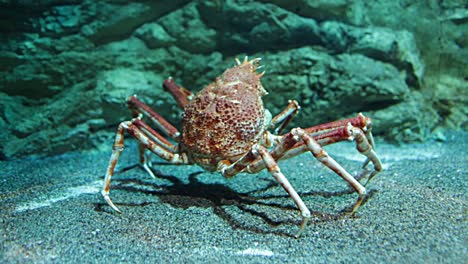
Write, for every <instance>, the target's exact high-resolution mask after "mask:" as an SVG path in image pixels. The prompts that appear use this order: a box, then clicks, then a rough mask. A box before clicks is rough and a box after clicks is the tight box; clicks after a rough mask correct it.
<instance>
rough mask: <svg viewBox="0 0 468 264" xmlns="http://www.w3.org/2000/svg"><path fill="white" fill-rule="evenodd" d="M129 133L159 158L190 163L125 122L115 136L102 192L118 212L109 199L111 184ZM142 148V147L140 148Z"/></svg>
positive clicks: (129, 122)
mask: <svg viewBox="0 0 468 264" xmlns="http://www.w3.org/2000/svg"><path fill="white" fill-rule="evenodd" d="M125 131H127V132H128V133H129V134H130V135H132V136H133V137H135V139H136V140H137V141H138V142H139V144H141V145H142V146H143V147H145V148H147V149H149V150H150V151H152V152H153V153H155V154H156V155H158V156H159V157H161V158H163V159H165V160H167V161H169V162H171V163H173V164H186V163H188V160H187V156H186V155H185V153H182V154H180V155H179V154H178V153H175V152H172V151H170V150H168V149H166V148H165V147H164V146H162V145H160V144H158V143H157V142H156V141H154V140H152V139H151V137H149V136H148V135H147V134H145V132H144V131H143V130H142V129H141V128H139V127H138V126H137V125H135V124H134V123H133V122H131V121H125V122H122V123H120V125H119V127H118V129H117V133H116V135H115V140H114V145H113V146H112V155H111V158H110V160H109V166H108V167H107V171H106V177H105V178H104V186H103V189H102V191H101V194H102V196H104V199H105V200H106V202H107V203H108V204H109V205H110V206H111V207H112V208H113V209H114V210H115V211H117V212H119V213H120V212H121V211H120V210H119V209H118V208H117V206H115V204H114V203H113V202H112V200H111V199H110V197H109V191H110V183H111V178H112V175H113V174H114V170H115V166H116V165H117V161H118V160H119V157H120V153H122V151H123V149H124V133H125ZM140 148H141V147H140Z"/></svg>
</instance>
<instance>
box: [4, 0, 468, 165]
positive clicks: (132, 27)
mask: <svg viewBox="0 0 468 264" xmlns="http://www.w3.org/2000/svg"><path fill="white" fill-rule="evenodd" d="M467 19H468V11H467V4H466V1H455V0H454V1H406V0H396V1H364V0H362V1H361V0H355V1H354V0H353V1H348V0H328V1H327V0H318V1H310V0H291V1H282V0H272V1H261V0H259V1H243V0H213V1H185V0H171V1H166V0H161V1H119V0H104V1H94V0H82V1H75V0H71V1H70V0H69V1H63V0H34V1H32V0H19V1H9V0H0V34H1V35H0V38H1V42H0V65H1V71H0V102H1V104H0V126H1V129H0V142H1V144H0V159H13V158H18V157H23V156H27V155H39V156H42V155H52V154H58V153H64V152H68V151H72V150H88V149H99V148H102V147H105V148H106V149H107V150H108V149H109V148H110V145H111V144H112V140H113V136H114V133H115V129H116V128H117V125H118V124H119V122H121V121H123V120H128V119H130V118H131V114H130V112H129V111H128V109H127V107H126V103H125V101H126V98H127V97H128V96H130V95H133V94H136V95H138V97H139V98H140V99H141V100H142V101H144V102H146V103H147V104H149V105H150V106H152V107H153V108H154V109H155V110H156V111H158V112H159V113H160V114H161V115H162V116H164V117H165V118H167V119H168V120H169V121H170V122H171V123H173V124H175V125H180V119H181V112H182V111H181V109H179V108H178V107H177V105H176V104H175V102H174V100H173V99H172V97H171V96H170V95H169V94H168V93H166V92H165V91H163V89H162V83H163V81H164V79H166V78H167V77H169V76H172V77H173V78H174V79H175V80H176V82H177V83H180V84H182V85H183V86H184V87H185V88H187V89H190V90H192V91H194V92H196V91H198V90H200V89H202V88H203V87H204V86H205V85H207V84H208V83H210V82H211V81H213V80H214V78H215V77H216V76H218V75H219V74H221V73H222V72H223V71H224V70H225V69H226V68H228V67H231V66H232V65H234V63H235V60H234V59H235V58H240V59H243V57H244V56H249V57H250V58H255V57H261V58H262V65H264V68H263V69H264V70H265V71H266V73H265V76H264V78H263V79H262V80H263V85H264V87H265V88H266V89H267V91H268V92H269V95H267V96H265V97H264V101H265V104H266V107H267V108H268V109H269V110H270V111H271V112H272V113H278V112H279V111H280V110H282V109H283V108H284V107H285V106H286V105H287V101H288V100H289V99H295V100H297V101H298V102H299V104H300V105H301V107H302V108H301V112H300V114H299V115H298V116H297V117H296V118H295V119H294V123H293V124H292V125H293V126H301V127H309V126H313V125H316V124H320V123H323V122H328V121H332V120H336V119H340V118H345V117H350V116H354V115H355V114H356V113H357V112H363V113H365V114H366V115H368V116H370V117H372V118H373V120H374V127H373V131H374V134H375V136H376V138H384V139H386V140H389V141H393V142H414V141H424V140H428V139H437V140H444V131H445V130H446V129H463V130H466V129H467V112H468V109H467V100H468V99H467V98H468V97H467V82H466V79H467V76H468V74H467V73H468V72H467V69H468V67H467V60H468V52H467V48H466V44H467V41H468V24H467V22H468V20H467Z"/></svg>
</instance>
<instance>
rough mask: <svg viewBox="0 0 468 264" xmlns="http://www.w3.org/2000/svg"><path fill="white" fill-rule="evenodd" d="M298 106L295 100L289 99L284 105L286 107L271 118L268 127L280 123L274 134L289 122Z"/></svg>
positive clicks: (297, 110)
mask: <svg viewBox="0 0 468 264" xmlns="http://www.w3.org/2000/svg"><path fill="white" fill-rule="evenodd" d="M300 108H301V107H300V106H299V104H298V103H297V101H296V100H289V101H288V106H286V108H285V109H284V110H283V111H281V113H279V114H277V115H276V116H275V117H273V119H272V120H271V124H270V128H274V127H276V126H277V125H278V124H281V126H279V127H277V128H276V129H275V132H274V134H280V133H281V131H283V130H284V128H285V127H286V126H287V125H288V124H289V122H291V120H292V119H293V118H294V116H295V115H296V114H297V113H298V112H299V109H300Z"/></svg>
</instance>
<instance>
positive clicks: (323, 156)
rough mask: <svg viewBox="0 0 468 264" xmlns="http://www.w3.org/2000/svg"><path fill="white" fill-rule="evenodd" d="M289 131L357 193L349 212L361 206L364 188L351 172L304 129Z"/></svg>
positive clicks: (364, 192)
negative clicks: (356, 198) (357, 195)
mask: <svg viewBox="0 0 468 264" xmlns="http://www.w3.org/2000/svg"><path fill="white" fill-rule="evenodd" d="M291 133H292V134H293V135H294V136H295V137H296V140H297V141H303V142H304V143H305V145H306V146H307V148H308V149H309V151H310V152H311V153H312V155H314V157H315V158H316V159H318V160H319V161H320V162H321V163H322V164H324V165H325V166H327V167H328V168H330V169H331V170H332V171H334V172H335V173H336V174H338V175H339V176H340V177H341V178H343V179H344V180H345V181H347V182H348V183H349V184H350V185H351V187H353V189H354V190H355V191H356V192H357V193H358V194H359V197H358V200H357V201H356V203H355V204H354V207H353V211H352V212H351V214H354V213H355V212H356V211H357V209H358V208H359V206H361V203H362V201H363V200H364V197H365V196H366V188H364V186H362V185H361V184H360V183H359V182H358V181H357V180H356V179H355V178H354V177H353V176H351V174H349V173H348V172H347V171H346V170H345V169H344V168H343V167H341V165H340V164H338V162H336V161H335V160H334V159H333V158H332V157H330V156H329V155H328V153H327V152H325V150H323V148H322V146H320V144H319V143H317V141H315V139H314V138H312V137H311V136H310V135H308V134H307V133H305V131H304V130H303V129H301V128H294V129H293V130H292V131H291Z"/></svg>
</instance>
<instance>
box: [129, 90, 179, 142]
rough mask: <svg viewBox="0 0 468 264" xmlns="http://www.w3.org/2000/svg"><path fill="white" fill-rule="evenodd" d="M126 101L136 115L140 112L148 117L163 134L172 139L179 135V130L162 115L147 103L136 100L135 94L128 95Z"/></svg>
mask: <svg viewBox="0 0 468 264" xmlns="http://www.w3.org/2000/svg"><path fill="white" fill-rule="evenodd" d="M127 103H128V107H129V108H130V109H131V110H133V111H134V112H135V114H136V116H138V115H139V114H140V113H141V114H143V115H144V116H145V117H147V118H148V119H150V120H151V121H152V122H153V123H154V124H155V125H156V126H157V127H158V129H160V130H161V131H162V132H163V133H164V134H165V135H167V136H169V137H171V138H173V139H177V138H178V137H179V135H180V132H179V131H177V128H175V127H174V126H173V125H171V124H170V123H169V122H167V121H166V119H164V117H162V116H161V115H160V114H158V113H156V112H155V111H154V110H153V109H151V107H149V106H148V105H147V104H145V103H143V102H142V101H140V100H138V98H137V97H136V96H135V95H134V96H130V97H129V98H128V101H127Z"/></svg>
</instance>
